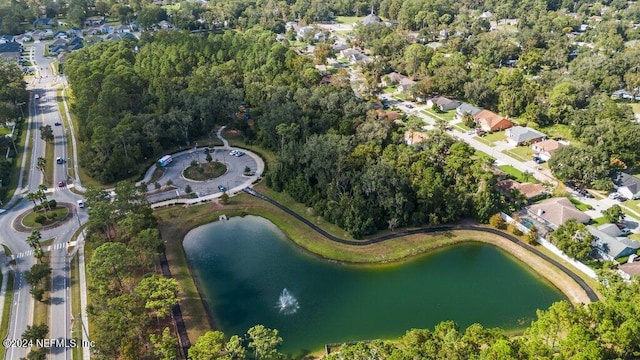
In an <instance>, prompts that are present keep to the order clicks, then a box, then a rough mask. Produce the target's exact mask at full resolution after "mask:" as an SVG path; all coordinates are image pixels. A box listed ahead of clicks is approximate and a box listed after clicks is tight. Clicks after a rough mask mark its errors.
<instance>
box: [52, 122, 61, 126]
mask: <svg viewBox="0 0 640 360" xmlns="http://www.w3.org/2000/svg"><path fill="white" fill-rule="evenodd" d="M53 125H55V126H62V124H60V123H59V122H57V121H56V122H55V123H54V124H53Z"/></svg>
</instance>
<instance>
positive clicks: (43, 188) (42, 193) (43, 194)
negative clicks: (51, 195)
mask: <svg viewBox="0 0 640 360" xmlns="http://www.w3.org/2000/svg"><path fill="white" fill-rule="evenodd" d="M38 196H39V198H40V201H41V203H42V205H44V206H43V207H42V208H43V209H45V212H44V213H45V215H46V213H47V210H46V209H49V210H51V207H50V206H49V202H48V201H47V185H45V184H40V185H38Z"/></svg>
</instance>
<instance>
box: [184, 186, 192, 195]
mask: <svg viewBox="0 0 640 360" xmlns="http://www.w3.org/2000/svg"><path fill="white" fill-rule="evenodd" d="M184 192H186V193H187V194H191V193H192V192H193V189H191V185H187V186H186V187H185V188H184Z"/></svg>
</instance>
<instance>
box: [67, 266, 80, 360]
mask: <svg viewBox="0 0 640 360" xmlns="http://www.w3.org/2000/svg"><path fill="white" fill-rule="evenodd" d="M69 263H70V266H71V268H70V274H71V284H70V285H71V316H73V318H74V321H73V325H72V329H71V332H72V334H73V335H72V337H73V338H74V339H76V340H77V341H78V343H80V341H81V340H82V318H81V315H80V312H81V308H80V280H79V279H80V270H79V269H78V266H79V263H78V256H74V257H73V259H72V260H71V261H70V262H69ZM73 358H74V359H82V349H81V348H80V347H78V346H77V347H74V348H73Z"/></svg>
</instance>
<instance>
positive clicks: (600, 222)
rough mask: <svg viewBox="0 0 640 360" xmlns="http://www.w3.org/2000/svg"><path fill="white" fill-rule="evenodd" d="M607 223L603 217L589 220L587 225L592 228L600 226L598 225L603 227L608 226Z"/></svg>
mask: <svg viewBox="0 0 640 360" xmlns="http://www.w3.org/2000/svg"><path fill="white" fill-rule="evenodd" d="M608 223H609V222H608V221H607V219H605V217H604V216H601V217H599V218H597V219H591V222H590V223H589V225H593V226H600V225H604V224H608Z"/></svg>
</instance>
